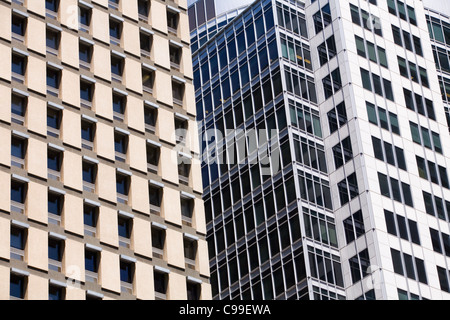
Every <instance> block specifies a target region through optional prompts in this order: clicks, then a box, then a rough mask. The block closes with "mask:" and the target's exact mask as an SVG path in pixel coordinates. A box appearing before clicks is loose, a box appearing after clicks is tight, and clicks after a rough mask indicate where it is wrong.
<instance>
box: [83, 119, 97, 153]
mask: <svg viewBox="0 0 450 320" xmlns="http://www.w3.org/2000/svg"><path fill="white" fill-rule="evenodd" d="M94 137H95V123H93V122H90V121H85V120H82V121H81V146H82V147H83V148H84V149H87V150H94Z"/></svg>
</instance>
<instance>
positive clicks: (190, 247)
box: [183, 238, 197, 270]
mask: <svg viewBox="0 0 450 320" xmlns="http://www.w3.org/2000/svg"><path fill="white" fill-rule="evenodd" d="M183 242H184V260H185V263H186V267H187V268H189V269H194V270H195V259H196V257H197V241H195V240H191V239H187V238H184V240H183Z"/></svg>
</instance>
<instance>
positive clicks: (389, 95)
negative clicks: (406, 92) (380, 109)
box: [360, 68, 394, 101]
mask: <svg viewBox="0 0 450 320" xmlns="http://www.w3.org/2000/svg"><path fill="white" fill-rule="evenodd" d="M360 70H361V79H362V83H363V87H364V89H366V90H369V91H372V92H375V93H376V94H377V95H380V96H382V97H385V98H386V99H388V100H391V101H394V92H393V91H392V83H391V81H389V80H387V79H384V78H382V77H380V76H379V75H376V74H375V73H371V72H369V71H367V70H365V69H363V68H360Z"/></svg>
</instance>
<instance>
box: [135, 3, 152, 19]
mask: <svg viewBox="0 0 450 320" xmlns="http://www.w3.org/2000/svg"><path fill="white" fill-rule="evenodd" d="M149 12H150V1H149V0H138V14H139V20H141V21H143V22H148V15H149Z"/></svg>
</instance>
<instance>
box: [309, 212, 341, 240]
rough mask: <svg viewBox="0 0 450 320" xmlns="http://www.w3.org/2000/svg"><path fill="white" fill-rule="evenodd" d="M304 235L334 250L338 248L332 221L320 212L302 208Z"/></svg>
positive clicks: (334, 226)
mask: <svg viewBox="0 0 450 320" xmlns="http://www.w3.org/2000/svg"><path fill="white" fill-rule="evenodd" d="M303 221H304V224H305V235H306V236H307V237H308V238H311V239H314V240H315V241H320V242H321V243H324V244H326V245H330V246H332V247H334V248H337V247H338V242H337V235H336V225H335V223H334V219H333V218H330V217H328V216H326V215H324V214H322V213H320V212H316V211H314V210H310V209H307V208H303Z"/></svg>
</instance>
